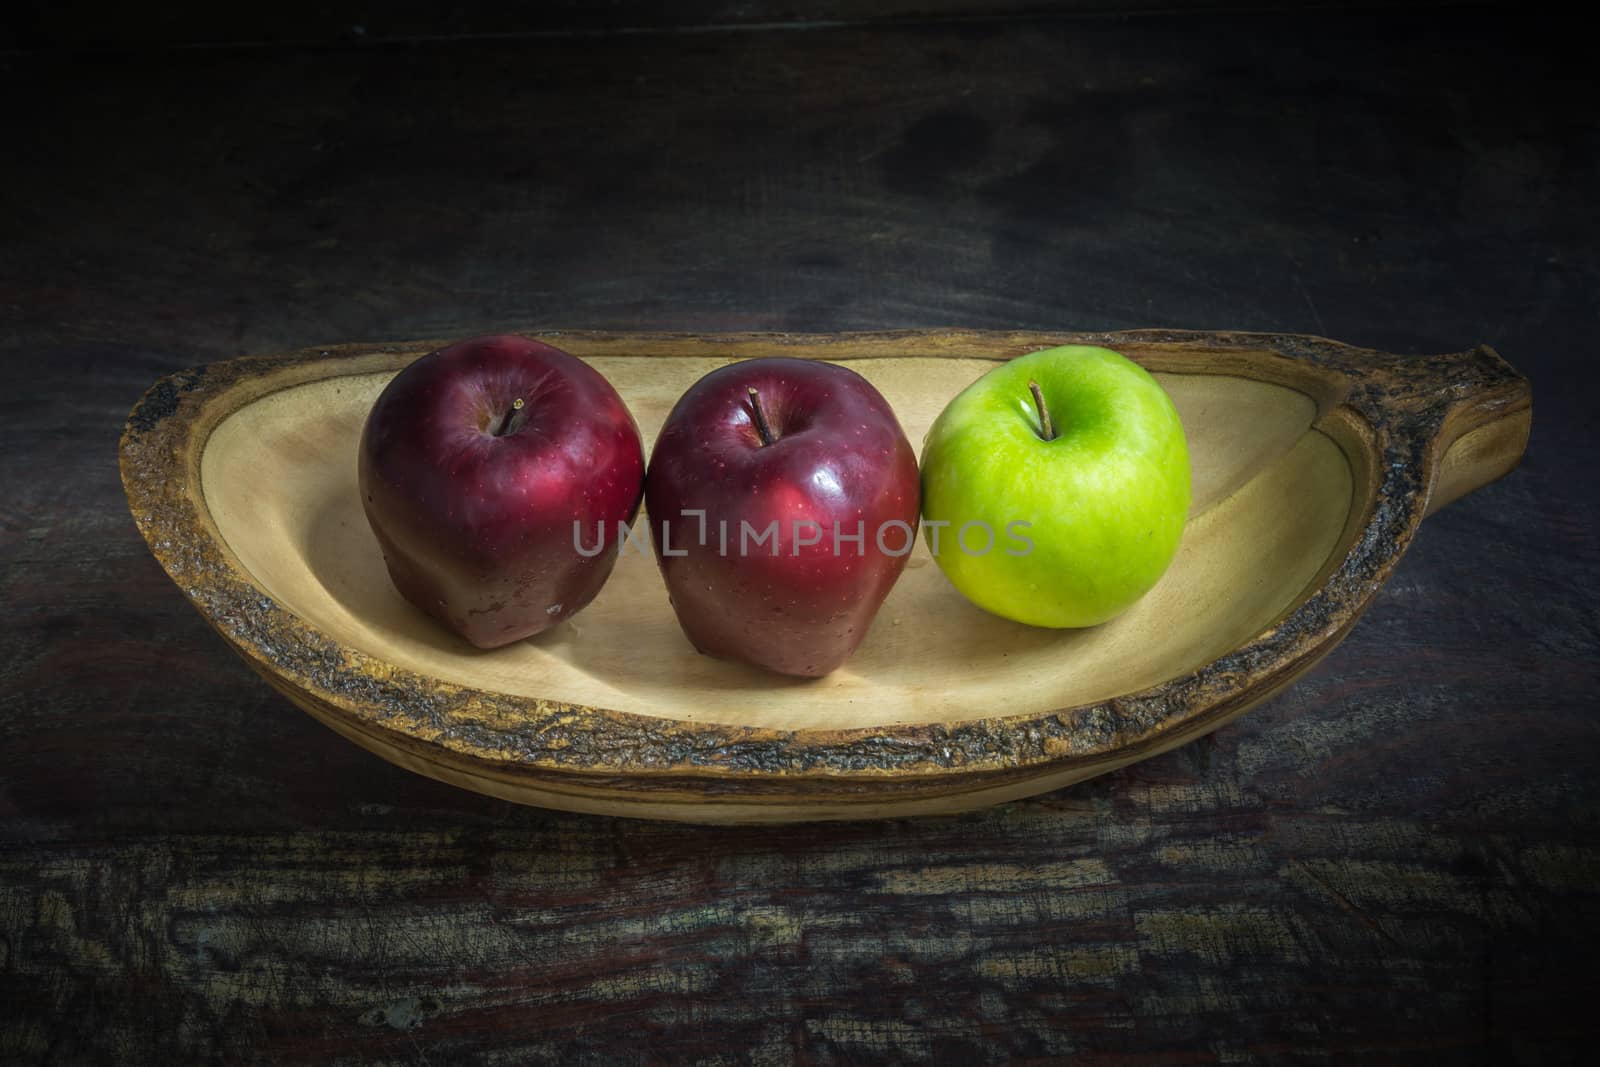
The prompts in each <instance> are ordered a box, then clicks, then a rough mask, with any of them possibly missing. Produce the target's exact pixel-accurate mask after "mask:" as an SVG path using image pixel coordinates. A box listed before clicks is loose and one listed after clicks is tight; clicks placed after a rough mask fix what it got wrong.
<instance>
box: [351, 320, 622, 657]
mask: <svg viewBox="0 0 1600 1067" xmlns="http://www.w3.org/2000/svg"><path fill="white" fill-rule="evenodd" d="M360 475H361V496H362V500H363V502H364V503H365V505H366V511H367V521H368V522H370V523H371V524H372V532H373V533H374V534H376V535H377V538H378V544H379V545H380V546H382V548H383V558H384V562H385V563H387V564H388V567H389V576H390V577H391V578H392V579H393V580H394V584H395V588H396V589H398V590H399V591H400V593H401V595H402V596H404V597H405V598H406V599H407V600H409V601H411V603H413V604H415V605H416V606H417V607H419V608H421V609H422V610H423V611H425V612H427V613H428V614H429V615H432V616H433V617H434V618H436V619H438V620H439V621H440V622H442V623H444V624H445V625H446V626H448V627H449V628H450V629H452V630H454V631H455V632H456V633H458V634H460V635H461V636H462V637H464V638H466V639H467V640H468V641H470V642H472V643H473V644H474V645H477V646H478V647H479V648H495V647H498V646H500V645H505V644H509V643H510V642H512V641H518V640H521V639H522V638H524V637H528V636H530V635H532V634H536V633H538V632H539V631H541V630H544V629H546V628H548V627H550V626H554V625H555V624H556V623H558V622H560V621H561V620H563V619H568V618H571V617H572V615H573V614H574V613H576V612H577V611H578V610H579V609H580V608H582V607H583V606H584V605H585V604H587V603H589V601H591V600H593V599H594V596H595V594H596V593H598V592H599V591H600V587H601V586H602V585H604V584H605V581H606V578H607V577H609V576H610V574H611V568H612V566H613V565H614V564H615V563H616V559H617V552H616V544H617V538H618V537H619V536H620V534H619V527H618V524H619V523H622V524H624V525H623V527H622V528H623V529H625V528H626V524H629V523H632V522H633V519H634V516H635V515H636V514H637V513H638V510H639V499H640V496H641V495H642V493H643V490H644V446H643V444H642V443H641V442H640V440H639V428H638V426H637V425H636V424H635V423H634V421H633V416H632V415H631V414H629V412H628V408H627V406H626V405H624V404H623V402H622V398H621V397H620V396H618V395H617V391H616V390H615V389H613V388H611V384H610V383H609V382H607V381H606V380H605V379H604V378H602V377H601V376H600V374H599V372H597V371H596V370H594V368H592V367H590V366H589V365H588V364H586V363H584V362H583V361H582V360H579V359H577V358H576V357H574V356H570V355H568V354H567V353H565V352H563V351H561V350H560V349H558V348H552V347H551V346H550V345H547V344H541V343H539V342H538V341H530V340H528V339H527V338H524V337H512V336H504V337H480V338H476V339H475V340H471V341H462V342H461V343H460V344H455V345H451V346H450V347H449V348H444V349H441V350H440V351H438V352H434V353H432V354H430V355H426V356H423V357H422V358H421V359H419V360H417V361H416V362H415V363H413V364H411V365H410V366H408V367H406V368H405V369H404V370H402V371H401V372H400V373H399V374H398V375H396V376H395V378H394V380H393V381H391V382H390V383H389V384H388V385H387V386H386V387H385V388H384V390H383V392H382V393H381V394H380V395H379V396H378V400H377V402H376V403H375V404H374V405H373V407H372V413H371V414H370V415H368V416H367V424H366V428H365V430H364V431H363V432H362V434H361V458H360ZM574 524H577V525H576V527H575V525H574ZM580 531H581V533H582V537H581V538H580V537H579V536H578V533H579V532H580ZM601 542H603V544H601ZM580 544H581V545H582V547H583V551H579V546H580ZM597 544H601V547H602V549H603V550H601V551H592V550H593V549H594V548H595V546H596V545H597ZM591 551H592V554H591Z"/></svg>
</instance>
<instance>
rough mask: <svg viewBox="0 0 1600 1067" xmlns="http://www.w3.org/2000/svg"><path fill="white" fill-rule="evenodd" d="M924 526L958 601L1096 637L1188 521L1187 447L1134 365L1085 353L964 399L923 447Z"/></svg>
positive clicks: (1079, 350)
mask: <svg viewBox="0 0 1600 1067" xmlns="http://www.w3.org/2000/svg"><path fill="white" fill-rule="evenodd" d="M922 514H923V529H924V532H925V534H926V536H927V538H928V544H929V547H930V549H932V551H933V554H934V557H935V558H936V559H937V560H938V563H939V567H940V569H941V570H943V571H944V573H945V575H946V576H947V577H948V578H949V579H950V581H951V582H952V583H953V584H954V585H955V587H956V588H957V589H959V590H960V591H961V592H962V593H963V594H965V595H966V597H967V598H968V599H969V600H971V601H972V602H973V603H975V604H977V605H978V606H979V607H981V608H983V609H985V610H987V611H991V612H993V613H994V614H996V615H1001V616H1004V617H1005V618H1008V619H1014V620H1016V621H1017V622H1023V623H1028V624H1029V625H1032V626H1050V627H1074V626H1094V625H1096V624H1097V623H1102V622H1105V621H1106V620H1107V619H1110V618H1112V617H1113V616H1115V615H1117V614H1119V613H1121V612H1122V611H1124V610H1126V609H1127V608H1128V607H1129V606H1130V605H1132V604H1133V603H1134V601H1136V600H1138V599H1139V598H1140V597H1141V596H1143V595H1144V594H1145V593H1147V592H1149V591H1150V588H1151V587H1152V586H1154V585H1155V584H1156V581H1157V580H1158V579H1160V577H1161V575H1162V574H1163V573H1164V572H1165V571H1166V569H1167V566H1168V565H1169V564H1170V563H1171V562H1172V557H1173V556H1174V555H1175V554H1176V553H1177V551H1178V541H1179V539H1180V538H1181V537H1182V535H1183V524H1184V520H1185V519H1186V518H1187V516H1188V514H1189V449H1188V446H1187V445H1186V444H1185V442H1184V437H1183V424H1182V423H1181V422H1180V421H1179V419H1178V411H1177V409H1176V408H1175V407H1173V405H1172V398H1171V397H1169V396H1167V394H1166V391H1165V390H1164V389H1162V388H1161V386H1160V385H1159V384H1158V383H1157V382H1156V380H1155V379H1154V378H1152V377H1151V376H1150V375H1149V373H1148V372H1147V371H1145V369H1144V368H1143V367H1140V366H1139V365H1138V364H1136V363H1134V362H1132V361H1131V360H1129V359H1127V358H1125V357H1124V356H1122V355H1120V354H1118V353H1116V352H1113V351H1111V350H1110V349H1108V348H1095V347H1091V346H1086V345H1063V346H1061V347H1060V348H1051V349H1046V350H1045V351H1042V352H1033V353H1031V354H1029V355H1026V356H1022V357H1019V358H1017V359H1014V360H1011V361H1010V362H1008V363H1004V364H1002V365H1001V366H998V367H996V368H995V369H994V370H992V371H990V372H989V373H988V374H985V375H984V376H983V377H982V378H979V379H978V380H977V381H975V382H973V383H972V384H971V385H969V386H967V388H966V389H964V390H962V391H961V393H960V394H959V395H957V396H956V398H955V399H954V400H952V401H950V403H949V405H948V406H947V407H946V408H945V409H944V411H943V412H941V413H940V415H939V417H938V418H937V419H936V420H934V424H933V427H932V429H930V430H929V431H928V437H927V440H926V442H925V444H924V445H923V450H922Z"/></svg>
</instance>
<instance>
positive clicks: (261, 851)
mask: <svg viewBox="0 0 1600 1067" xmlns="http://www.w3.org/2000/svg"><path fill="white" fill-rule="evenodd" d="M1160 6H1161V7H1163V8H1165V9H1166V10H1165V11H1164V12H1140V11H1139V10H1138V7H1137V6H1133V5H1127V4H1116V3H1110V4H1104V3H1102V4H1092V3H1088V2H1086V0H1085V2H1066V3H1055V4H1043V3H1041V4H1027V3H1021V2H1009V3H1003V4H995V5H977V4H972V3H964V2H961V0H926V2H914V0H902V2H895V0H871V2H865V3H861V4H846V3H843V2H842V0H841V2H834V3H826V2H825V3H801V2H800V0H793V2H791V3H787V4H786V3H782V2H778V0H771V2H768V0H753V2H750V3H740V4H731V3H712V2H698V3H688V4H684V5H679V6H677V7H675V8H674V9H673V10H672V11H671V12H670V13H663V11H662V10H661V9H660V8H658V7H657V6H655V5H649V4H645V3H642V2H631V0H627V2H617V3H598V4H580V3H577V2H575V0H574V2H570V3H557V4H546V5H536V6H532V7H526V8H520V9H515V10H508V9H503V8H502V7H501V6H500V5H494V4H487V3H484V4H477V5H474V4H445V5H433V4H420V3H419V4H401V5H393V6H384V7H383V8H381V9H379V8H378V5H340V4H324V5H315V6H313V5H307V6H304V7H296V6H294V5H290V6H287V7H277V8H273V9H271V10H249V9H229V10H222V9H220V5H219V9H217V10H210V11H207V12H204V13H201V14H195V13H190V12H183V11H181V10H179V9H167V8H164V7H160V6H159V5H157V6H154V7H152V6H147V5H125V6H123V7H120V8H116V9H105V10H101V9H99V8H98V7H96V6H92V5H85V4H70V3H69V4H65V5H47V4H39V3H29V4H23V5H20V6H18V7H13V8H12V9H10V10H9V11H8V13H7V14H6V15H5V16H3V17H0V18H3V19H4V20H6V21H4V22H3V23H0V25H3V29H0V91H3V93H4V97H3V100H4V109H3V112H0V114H3V116H4V118H3V119H0V123H3V125H0V133H3V135H4V140H3V142H0V146H3V149H4V159H3V162H0V367H3V371H4V376H3V379H0V381H3V389H0V574H3V578H0V1061H5V1062H13V1061H15V1062H122V1063H127V1062H155V1063H172V1062H193V1061H229V1062H239V1061H249V1060H255V1059H260V1060H269V1061H280V1062H295V1061H305V1062H329V1061H344V1062H352V1063H354V1062H417V1063H423V1062H427V1063H435V1064H438V1063H447V1062H461V1061H463V1060H488V1059H494V1058H496V1057H499V1058H500V1059H503V1060H504V1061H507V1062H530V1061H532V1062H541V1061H543V1062H593V1063H617V1062H634V1061H638V1060H654V1061H678V1060H688V1059H699V1060H704V1061H707V1062H724V1063H737V1062H758V1063H786V1062H806V1063H844V1062H869V1061H906V1060H913V1059H933V1060H939V1061H943V1062H957V1063H964V1062H999V1061H1003V1060H1007V1059H1010V1060H1013V1061H1022V1062H1025V1061H1029V1060H1034V1061H1047V1060H1048V1061H1065V1060H1070V1061H1072V1062H1082V1063H1090V1064H1129V1065H1132V1064H1140V1065H1166V1064H1204V1063H1229V1064H1231V1063H1270V1062H1284V1061H1310V1062H1318V1063H1334V1064H1348V1063H1392V1062H1425V1063H1430V1064H1432V1063H1471V1064H1496V1065H1498V1064H1508V1063H1566V1062H1573V1063H1578V1062H1587V1057H1586V1056H1585V1055H1584V1054H1583V1053H1584V1050H1585V1049H1586V1048H1587V1045H1588V1034H1589V1032H1590V1030H1591V1027H1592V1022H1591V1018H1592V1013H1593V1008H1592V1005H1593V1004H1594V1002H1595V997H1596V995H1597V994H1600V980H1597V979H1596V977H1595V973H1594V969H1593V964H1592V959H1593V950H1594V942H1595V934H1596V932H1597V928H1600V899H1597V892H1600V889H1597V886H1600V787H1597V785H1596V783H1595V780H1594V769H1595V758H1596V756H1597V754H1600V726H1597V723H1596V721H1595V708H1596V705H1597V700H1596V687H1597V683H1600V670H1597V666H1596V662H1597V658H1600V657H1597V653H1600V607H1597V593H1600V551H1597V545H1596V538H1595V534H1594V528H1595V521H1596V517H1597V514H1596V513H1597V508H1596V504H1595V494H1594V491H1593V488H1592V485H1593V478H1594V471H1595V462H1596V459H1597V458H1600V455H1597V453H1600V449H1597V448H1596V434H1595V432H1594V429H1593V422H1592V421H1591V420H1592V412H1593V410H1594V406H1595V401H1596V399H1597V397H1596V389H1595V386H1594V384H1593V376H1592V375H1593V372H1592V367H1593V363H1594V361H1593V357H1592V352H1593V338H1594V337H1595V334H1596V328H1597V326H1600V322H1597V318H1600V316H1597V313H1596V295H1597V293H1600V262H1597V258H1600V257H1597V251H1596V249H1597V238H1600V224H1597V218H1600V213H1597V211H1596V206H1595V199H1596V193H1597V191H1600V132H1597V126H1596V120H1595V115H1596V113H1597V111H1596V105H1597V103H1600V99H1597V95H1600V94H1597V93H1596V77H1595V73H1594V67H1593V62H1592V59H1591V55H1590V53H1591V48H1590V47H1589V45H1588V44H1587V40H1588V37H1587V34H1586V32H1584V31H1580V28H1579V26H1578V24H1577V23H1575V22H1571V23H1568V22H1562V21H1559V20H1557V19H1555V18H1553V17H1551V16H1550V15H1549V14H1548V13H1547V9H1544V8H1541V7H1540V6H1539V5H1514V6H1507V7H1503V8H1477V7H1470V8H1469V7H1457V6H1448V5H1428V6H1412V7H1406V8H1396V7H1393V6H1389V7H1369V8H1350V7H1341V6H1338V5H1333V6H1330V5H1325V4H1314V3H1303V4H1281V5H1277V6H1276V7H1274V8H1263V9H1249V8H1236V9H1233V10H1218V9H1217V7H1216V5H1214V4H1202V3H1190V2H1168V3H1165V4H1162V5H1160ZM931 326H966V327H994V328H1030V329H1046V330H1057V329H1059V330H1100V329H1116V328H1124V327H1145V326H1155V327H1160V326H1170V327H1193V328H1242V329H1265V330H1288V331H1303V332H1309V333H1317V334H1324V335H1327V336H1331V337H1335V338H1338V339H1340V340H1344V341H1350V342H1354V343H1357V344H1361V345H1367V346H1372V347H1377V348H1383V349H1388V350H1393V351H1400V352H1419V353H1421V352H1437V351H1446V350H1457V349H1461V348H1465V347H1467V346H1469V345H1471V344H1474V343H1478V342H1486V343H1489V344H1491V345H1493V346H1495V347H1496V348H1497V349H1498V350H1499V351H1500V352H1501V353H1502V354H1503V355H1504V356H1506V358H1507V359H1509V360H1510V361H1511V362H1512V363H1513V364H1514V365H1516V366H1517V367H1518V368H1519V369H1521V370H1522V371H1523V372H1524V373H1526V374H1527V375H1528V376H1529V377H1530V378H1531V379H1532V381H1533V386H1534V393H1535V419H1534V431H1533V440H1532V443H1531V445H1530V447H1529V450H1528V454H1527V458H1526V460H1525V462H1524V464H1523V466H1522V468H1521V469H1520V470H1519V471H1518V472H1516V473H1515V474H1513V475H1512V476H1511V477H1509V478H1508V479H1506V480H1504V481H1502V482H1500V483H1498V484H1496V485H1493V486H1491V487H1489V488H1487V489H1485V490H1483V491H1481V492H1479V493H1477V494H1475V495H1474V496H1471V497H1469V498H1467V499H1466V500H1463V501H1461V502H1460V503H1457V504H1455V505H1453V506H1451V507H1449V508H1447V509H1446V510H1444V511H1443V512H1441V513H1440V514H1439V515H1437V516H1435V517H1433V518H1432V519H1430V520H1429V521H1428V523H1427V524H1426V525H1425V527H1424V529H1423V530H1422V532H1421V534H1420V536H1419V538H1418V540H1417V542H1416V544H1415V545H1414V546H1413V548H1412V549H1411V551H1410V553H1409V554H1408V555H1407V557H1406V559H1405V560H1404V562H1403V563H1402V565H1401V566H1400V568H1399V571H1398V573H1397V574H1396V576H1395V578H1394V579H1393V581H1392V582H1391V583H1390V584H1389V586H1388V587H1387V588H1386V589H1385V590H1384V592H1383V593H1382V595H1381V596H1380V597H1379V599H1378V601H1377V603H1376V604H1375V605H1374V607H1373V608H1372V609H1371V611H1370V612H1369V613H1368V615H1367V616H1366V618H1365V619H1364V620H1363V621H1362V622H1361V623H1360V625H1359V626H1358V627H1357V628H1356V630H1355V632H1354V633H1353V634H1352V635H1351V636H1350V638H1349V639H1348V640H1347V641H1346V642H1345V643H1344V644H1343V645H1342V646H1341V647H1340V649H1339V650H1338V651H1337V652H1335V653H1334V654H1333V655H1332V656H1331V657H1330V658H1329V659H1328V660H1327V661H1325V662H1324V664H1323V665H1322V666H1321V667H1319V668H1318V669H1317V670H1316V671H1315V672H1314V673H1313V674H1312V675H1310V676H1309V677H1308V678H1307V679H1306V680H1305V681H1303V682H1302V683H1301V684H1299V685H1298V686H1297V687H1295V688H1294V689H1293V690H1292V691H1290V692H1289V693H1288V694H1286V695H1284V696H1282V697H1280V698H1278V699H1277V700H1275V701H1273V702H1272V703H1270V704H1268V705H1266V706H1264V707H1262V708H1260V709H1258V710H1257V711H1255V712H1253V713H1251V714H1250V715H1248V716H1246V717H1245V718H1243V719H1241V720H1239V721H1238V722H1237V723H1235V724H1233V725H1230V726H1228V727H1226V728H1225V729H1223V730H1221V731H1219V732H1218V733H1217V734H1215V735H1214V736H1213V737H1211V738H1209V739H1207V740H1205V741H1202V742H1199V743H1196V744H1194V745H1190V746H1188V747H1186V748H1184V749H1181V750H1179V751H1176V752H1172V753H1169V754H1167V755H1165V756H1162V757H1159V758H1156V759H1153V760H1150V761H1148V762H1145V763H1142V764H1138V765H1135V766H1133V767H1131V768H1128V769H1126V770H1123V771H1120V772H1117V773H1115V774H1112V775H1108V776H1106V777H1103V778H1101V779H1098V780H1095V781H1091V782H1088V783H1085V784H1083V785H1080V786H1077V787H1074V788H1071V789H1067V790H1064V791H1061V792H1058V793H1055V794H1051V795H1047V796H1042V797H1038V798H1034V799H1030V800H1025V801H1019V802H1017V803H1013V804H1009V805H1006V806H1003V807H1000V808H996V809H993V810H990V811H985V812H980V813H975V814H971V815H966V816H959V817H950V818H938V819H925V820H916V821H896V822H888V823H862V824H849V825H839V826H821V827H798V828H777V829H774V828H756V829H741V828H720V829H703V828H693V827H683V826H673V825H665V824H650V823H640V822H629V821H620V820H613V819H605V818H598V817H585V816H575V815H566V814H561V813H555V812H546V811H539V810H534V809H525V808H519V807H516V806H513V805H509V804H504V803H501V802H498V801H494V800H490V799H487V798H483V797H479V796H475V795H472V794H468V793H464V792H458V791H455V790H453V789H450V788H448V787H446V786H443V785H440V784H437V783H434V782H431V781H428V780H425V779H421V778H417V777H413V776H411V775H409V774H407V773H406V772H403V771H401V770H398V769H396V768H393V767H391V766H389V765H387V764H385V763H382V762H380V761H378V760H377V759H376V758H374V757H371V756H368V755H367V754H365V753H364V752H362V751H360V750H358V749H356V748H355V747H353V746H351V745H349V744H347V743H345V742H344V741H342V740H339V739H338V738H336V737H335V736H334V735H333V734H331V733H329V732H328V731H326V730H324V729H323V728H322V727H320V726H318V725H317V724H316V723H314V722H313V721H312V720H311V719H309V718H308V717H306V716H304V715H302V714H300V713H299V712H297V711H296V710H295V709H294V708H292V707H291V706H290V705H289V704H287V703H286V702H285V701H283V700H282V699H280V698H278V697H276V696H274V695H273V694H272V693H271V692H270V691H269V690H268V689H267V688H266V686H265V685H264V684H263V683H261V682H259V681H257V680H256V679H255V677H254V676H253V675H251V674H250V673H249V672H248V671H247V670H246V669H245V667H244V666H243V665H242V664H241V663H239V662H237V661H236V660H235V659H234V658H233V657H232V656H231V654H230V653H228V652H227V650H226V649H225V647H224V646H223V643H222V641H221V640H220V638H218V637H216V636H215V635H213V634H212V633H211V632H210V631H209V630H208V629H207V627H206V626H205V624H204V623H203V622H202V621H201V620H200V618H199V617H198V616H197V615H196V614H195V613H194V612H193V611H192V610H191V609H190V608H189V607H188V605H187V604H186V603H184V600H183V597H182V596H181V594H180V593H179V592H178V590H177V589H176V588H174V587H173V586H172V584H171V583H170V582H169V581H168V580H167V579H166V578H165V576H164V575H163V574H162V573H161V571H160V569H159V567H158V566H157V565H156V564H155V562H154V561H153V560H152V559H151V558H150V556H149V554H148V553H147V552H146V550H145V548H144V546H143V543H142V542H141V540H140V538H139V536H138V533H137V531H136V530H135V528H134V525H133V523H132V521H131V520H130V518H129V516H128V514H127V511H126V508H125V505H124V503H123V500H122V494H121V489H120V485H119V483H118V476H117V470H116V461H115V457H116V442H117V437H118V434H119V431H120V427H121V423H122V420H123V418H124V417H125V415H126V413H127V410H128V408H129V407H130V406H131V405H132V403H133V402H134V401H135V400H136V399H137V398H138V396H139V394H140V393H141V391H142V390H143V389H144V388H145V387H146V386H148V385H149V384H150V383H151V382H153V381H154V380H155V379H156V378H157V377H159V376H160V375H162V374H164V373H167V372H169V371H172V370H175V369H177V368H180V367H183V366H186V365H190V364H196V363H204V362H208V361H212V360H216V359H222V358H226V357H228V356H232V355H236V354H239V353H267V352H273V351H277V350H281V349H286V348H291V347H296V346H307V345H314V344H319V343H329V342H340V341H377V340H389V339H413V338H441V339H447V338H454V337H461V336H466V335H470V334H476V333H483V332H489V331H493V330H499V329H514V328H538V327H549V328H584V327H595V328H623V329H628V328H649V329H694V330H749V329H777V330H808V331H809V330H837V329H850V328H888V327H931Z"/></svg>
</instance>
